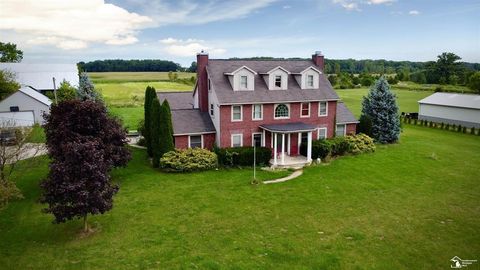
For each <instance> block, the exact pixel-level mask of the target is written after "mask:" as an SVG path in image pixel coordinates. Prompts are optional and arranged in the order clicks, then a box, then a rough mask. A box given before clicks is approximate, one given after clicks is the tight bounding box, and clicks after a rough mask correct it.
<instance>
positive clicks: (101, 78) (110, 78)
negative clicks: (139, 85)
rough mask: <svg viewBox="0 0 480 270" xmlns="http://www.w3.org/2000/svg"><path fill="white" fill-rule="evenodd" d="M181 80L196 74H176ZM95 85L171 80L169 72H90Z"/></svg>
mask: <svg viewBox="0 0 480 270" xmlns="http://www.w3.org/2000/svg"><path fill="white" fill-rule="evenodd" d="M176 73H177V74H178V78H179V79H190V78H191V77H192V76H196V74H195V73H189V72H176ZM88 76H89V77H90V78H91V79H92V81H93V82H94V83H112V82H115V83H120V82H152V81H166V80H169V78H168V72H89V73H88Z"/></svg>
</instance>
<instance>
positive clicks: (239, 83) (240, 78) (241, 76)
mask: <svg viewBox="0 0 480 270" xmlns="http://www.w3.org/2000/svg"><path fill="white" fill-rule="evenodd" d="M243 77H245V78H247V80H246V82H245V87H243V85H242V78H243ZM238 80H239V82H238V88H239V89H240V90H248V75H240V76H238Z"/></svg>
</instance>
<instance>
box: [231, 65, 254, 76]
mask: <svg viewBox="0 0 480 270" xmlns="http://www.w3.org/2000/svg"><path fill="white" fill-rule="evenodd" d="M242 69H246V70H248V71H250V72H252V73H253V75H257V72H255V70H253V69H251V68H249V67H247V66H241V67H239V68H237V69H236V70H234V71H232V72H225V73H224V74H225V75H230V76H231V75H234V74H235V73H237V72H239V71H240V70H242Z"/></svg>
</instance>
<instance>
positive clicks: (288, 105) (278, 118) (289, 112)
mask: <svg viewBox="0 0 480 270" xmlns="http://www.w3.org/2000/svg"><path fill="white" fill-rule="evenodd" d="M282 104H284V105H287V108H288V116H287V117H276V116H275V111H276V110H277V107H278V106H279V105H282ZM291 114H292V113H291V110H290V104H289V103H277V104H275V105H274V106H273V119H275V120H280V119H290V115H291Z"/></svg>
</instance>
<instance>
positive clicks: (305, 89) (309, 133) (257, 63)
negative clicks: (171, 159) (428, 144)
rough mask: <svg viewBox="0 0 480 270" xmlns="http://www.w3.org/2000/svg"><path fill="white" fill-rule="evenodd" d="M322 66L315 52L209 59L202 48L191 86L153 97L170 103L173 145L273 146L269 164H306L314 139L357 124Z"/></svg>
mask: <svg viewBox="0 0 480 270" xmlns="http://www.w3.org/2000/svg"><path fill="white" fill-rule="evenodd" d="M323 70H324V56H323V55H322V54H321V53H319V52H317V53H315V54H314V55H313V56H312V59H309V60H236V59H235V60H224V59H209V57H208V54H206V53H203V52H202V53H199V54H198V55H197V78H198V80H197V84H196V86H195V88H194V91H193V92H183V93H158V97H159V98H160V100H161V101H163V100H164V99H167V100H168V101H169V103H170V108H171V110H172V122H173V131H174V138H175V147H176V148H189V147H191V148H193V147H202V148H210V149H211V148H212V147H213V145H214V144H215V145H217V146H219V147H241V146H253V145H256V146H263V147H268V148H270V149H272V157H273V160H272V165H274V166H275V165H284V164H286V163H285V162H286V159H289V158H290V157H296V159H304V160H305V162H306V163H308V162H311V160H312V159H311V151H312V140H316V139H324V138H331V137H334V136H345V135H346V134H351V133H353V134H354V133H355V132H356V125H357V123H358V121H357V119H356V118H355V117H354V116H353V114H352V113H351V112H350V111H349V110H348V108H347V107H346V106H345V104H344V103H343V102H340V98H339V96H338V95H337V93H336V92H335V91H334V90H333V88H332V86H331V84H330V82H329V81H328V80H327V77H326V76H325V74H324V72H323ZM301 144H305V145H306V146H307V147H306V148H307V153H305V157H302V156H301V154H300V145H301Z"/></svg>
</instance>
